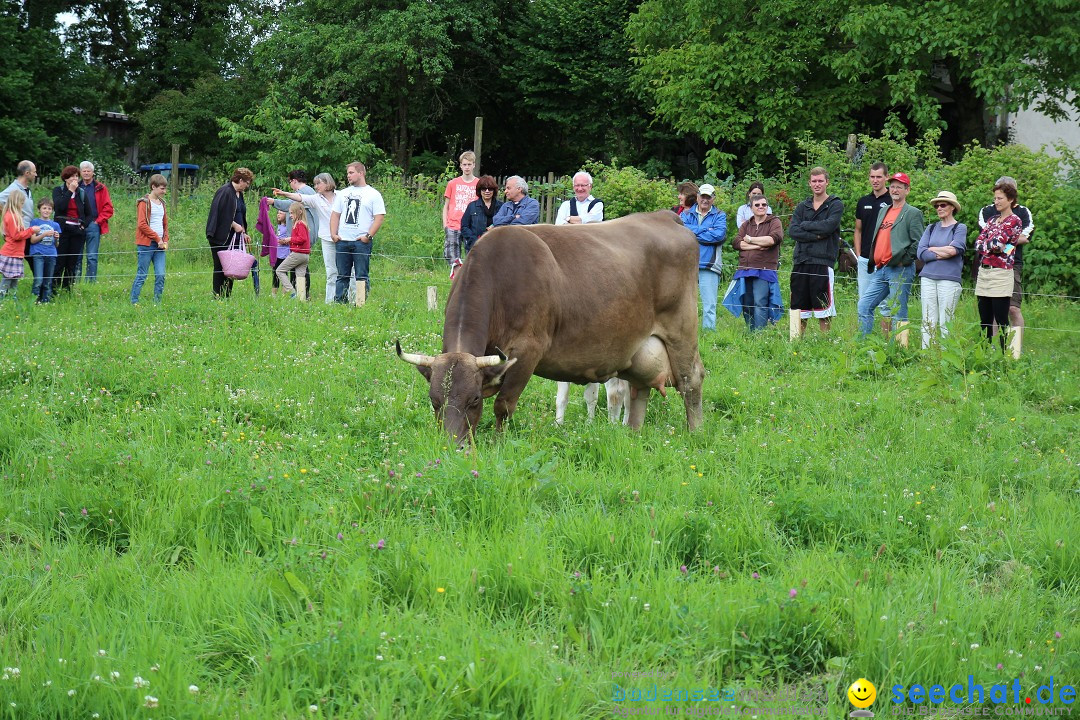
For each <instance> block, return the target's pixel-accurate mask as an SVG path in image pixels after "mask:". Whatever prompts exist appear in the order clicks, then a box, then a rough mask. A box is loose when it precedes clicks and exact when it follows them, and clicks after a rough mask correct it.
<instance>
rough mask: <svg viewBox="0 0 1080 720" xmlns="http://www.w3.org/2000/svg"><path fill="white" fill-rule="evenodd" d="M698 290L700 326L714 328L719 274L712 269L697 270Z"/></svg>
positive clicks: (708, 328) (707, 328)
mask: <svg viewBox="0 0 1080 720" xmlns="http://www.w3.org/2000/svg"><path fill="white" fill-rule="evenodd" d="M697 284H698V291H699V292H700V293H701V327H703V328H705V329H706V330H715V329H716V296H717V294H718V293H719V291H720V275H719V274H718V273H714V272H713V271H712V270H700V269H699V270H698V271H697Z"/></svg>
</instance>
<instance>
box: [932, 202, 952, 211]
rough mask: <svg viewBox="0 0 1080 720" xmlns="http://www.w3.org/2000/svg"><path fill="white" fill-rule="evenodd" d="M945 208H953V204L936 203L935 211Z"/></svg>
mask: <svg viewBox="0 0 1080 720" xmlns="http://www.w3.org/2000/svg"><path fill="white" fill-rule="evenodd" d="M943 207H952V204H951V203H934V209H935V210H937V209H938V208H943Z"/></svg>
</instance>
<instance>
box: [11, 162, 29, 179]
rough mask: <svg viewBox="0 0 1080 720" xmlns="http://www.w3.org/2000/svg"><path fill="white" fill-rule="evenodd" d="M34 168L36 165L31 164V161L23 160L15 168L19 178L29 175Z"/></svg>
mask: <svg viewBox="0 0 1080 720" xmlns="http://www.w3.org/2000/svg"><path fill="white" fill-rule="evenodd" d="M33 168H34V163H32V162H30V161H29V160H23V161H22V162H20V163H19V165H18V166H17V167H16V168H15V172H17V173H18V174H19V177H22V176H23V175H26V174H27V173H29V172H30V171H31V170H32V169H33Z"/></svg>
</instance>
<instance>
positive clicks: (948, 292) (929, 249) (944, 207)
mask: <svg viewBox="0 0 1080 720" xmlns="http://www.w3.org/2000/svg"><path fill="white" fill-rule="evenodd" d="M930 204H931V205H932V206H933V207H934V211H935V212H936V213H937V216H938V221H937V222H936V223H933V224H931V225H930V226H929V227H927V228H926V230H924V231H923V234H922V238H921V239H920V240H919V248H918V250H917V251H916V253H915V257H916V258H918V259H919V260H921V261H922V262H923V267H922V270H920V271H919V282H920V283H921V284H922V346H923V349H924V350H925V349H926V348H928V347H930V339H931V337H933V335H934V334H935V332H937V333H940V335H941V337H945V336H946V335H948V334H949V330H948V327H947V325H948V323H949V321H950V320H952V316H953V313H955V312H956V306H957V304H958V303H959V302H960V276H961V275H962V273H963V270H964V252H965V251H966V250H967V225H964V223H961V222H957V221H956V217H954V216H955V214H956V213H958V212H960V203H959V201H957V199H956V195H954V194H953V193H951V192H949V191H948V190H942V191H941V192H939V193H938V194H937V196H936V197H934V199H932V200H931V201H930Z"/></svg>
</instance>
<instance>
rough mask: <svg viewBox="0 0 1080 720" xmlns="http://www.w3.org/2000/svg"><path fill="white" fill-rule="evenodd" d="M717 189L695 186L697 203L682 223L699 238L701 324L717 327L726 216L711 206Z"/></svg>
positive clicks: (683, 215) (707, 326) (684, 213)
mask: <svg viewBox="0 0 1080 720" xmlns="http://www.w3.org/2000/svg"><path fill="white" fill-rule="evenodd" d="M715 195H716V188H714V187H713V186H712V185H710V184H708V183H705V184H704V185H702V186H701V187H700V188H698V196H697V204H696V205H694V206H693V207H692V208H689V209H687V210H683V213H682V215H680V216H679V217H681V218H682V221H683V225H685V226H686V227H687V229H688V230H690V231H691V232H692V233H694V235H696V236H697V241H698V291H699V292H700V293H701V327H703V328H704V329H706V330H715V329H716V297H717V295H718V294H719V290H720V246H721V245H723V244H724V238H726V237H727V215H726V214H725V213H723V212H721V211H720V210H717V209H716V207H715V206H714V205H713V197H714V196H715Z"/></svg>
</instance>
